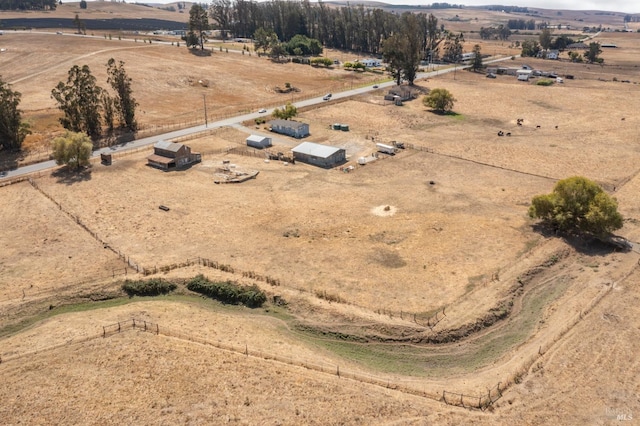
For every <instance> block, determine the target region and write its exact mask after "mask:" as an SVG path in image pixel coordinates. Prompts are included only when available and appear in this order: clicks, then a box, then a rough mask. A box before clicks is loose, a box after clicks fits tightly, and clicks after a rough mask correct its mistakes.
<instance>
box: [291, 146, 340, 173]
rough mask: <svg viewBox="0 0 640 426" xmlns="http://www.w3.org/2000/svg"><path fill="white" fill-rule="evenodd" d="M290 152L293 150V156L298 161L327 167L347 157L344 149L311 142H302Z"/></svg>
mask: <svg viewBox="0 0 640 426" xmlns="http://www.w3.org/2000/svg"><path fill="white" fill-rule="evenodd" d="M291 152H293V158H294V159H296V160H298V161H302V162H304V163H308V164H313V165H314V166H320V167H327V168H328V167H333V166H335V165H337V164H340V163H344V162H345V161H346V159H347V153H346V151H345V150H344V149H342V148H337V147H335V146H328V145H321V144H318V143H313V142H303V143H301V144H300V145H298V146H296V147H295V148H293V149H292V150H291Z"/></svg>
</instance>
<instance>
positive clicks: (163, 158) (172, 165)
mask: <svg viewBox="0 0 640 426" xmlns="http://www.w3.org/2000/svg"><path fill="white" fill-rule="evenodd" d="M201 160H202V155H201V154H200V153H199V152H191V148H189V147H188V146H186V145H183V144H181V143H173V142H167V141H158V142H156V143H155V145H153V154H152V155H150V156H148V157H147V164H148V165H149V166H152V167H156V168H158V169H162V170H172V169H181V168H184V167H188V166H190V165H191V164H194V163H199V162H200V161H201Z"/></svg>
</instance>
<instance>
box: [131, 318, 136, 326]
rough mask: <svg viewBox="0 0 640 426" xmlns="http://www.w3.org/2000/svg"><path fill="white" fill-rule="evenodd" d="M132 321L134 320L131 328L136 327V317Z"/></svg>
mask: <svg viewBox="0 0 640 426" xmlns="http://www.w3.org/2000/svg"><path fill="white" fill-rule="evenodd" d="M131 321H133V326H132V327H131V328H136V319H135V318H131Z"/></svg>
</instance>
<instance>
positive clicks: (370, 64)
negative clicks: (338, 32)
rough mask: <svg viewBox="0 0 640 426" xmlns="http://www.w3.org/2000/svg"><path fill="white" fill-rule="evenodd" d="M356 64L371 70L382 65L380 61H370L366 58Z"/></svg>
mask: <svg viewBox="0 0 640 426" xmlns="http://www.w3.org/2000/svg"><path fill="white" fill-rule="evenodd" d="M357 62H360V63H361V64H363V65H364V66H365V67H367V68H371V67H379V66H381V65H382V63H381V62H380V60H379V59H370V58H367V59H362V60H359V61H357Z"/></svg>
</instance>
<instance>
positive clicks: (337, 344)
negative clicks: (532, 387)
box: [301, 281, 568, 377]
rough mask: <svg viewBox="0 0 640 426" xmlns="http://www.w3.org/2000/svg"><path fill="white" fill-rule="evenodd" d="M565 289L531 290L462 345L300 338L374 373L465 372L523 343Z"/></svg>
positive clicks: (429, 374) (562, 286) (554, 286)
mask: <svg viewBox="0 0 640 426" xmlns="http://www.w3.org/2000/svg"><path fill="white" fill-rule="evenodd" d="M567 287H568V282H566V281H565V282H554V283H550V284H549V285H547V286H543V287H540V288H537V289H535V290H534V291H532V292H531V293H529V294H527V295H526V296H525V298H524V300H523V307H522V310H521V311H520V312H519V313H518V315H517V316H515V317H513V318H507V319H506V321H507V322H506V323H505V324H503V325H502V327H498V328H496V329H494V330H492V331H491V332H489V333H488V334H486V335H484V336H482V337H480V338H478V339H476V340H473V341H472V342H469V343H463V344H462V345H458V344H451V345H442V346H434V345H430V346H414V345H398V344H384V343H354V342H352V341H348V340H335V339H327V338H326V337H319V335H318V334H317V333H313V332H311V333H309V332H307V333H303V335H302V337H301V338H302V339H303V340H307V341H309V342H313V344H314V345H316V346H321V347H323V348H326V349H327V350H329V351H331V352H333V353H335V354H336V355H339V356H341V357H343V358H345V359H348V360H349V361H353V362H356V363H358V364H361V365H364V366H366V367H368V368H371V369H373V370H375V371H380V372H385V373H393V374H404V375H410V376H420V377H438V376H443V375H444V376H449V375H452V374H459V373H469V372H473V371H475V370H477V369H478V368H481V367H483V366H485V365H488V364H490V363H491V362H493V361H494V360H496V359H497V358H499V357H500V356H502V355H504V354H505V353H507V352H508V351H509V350H511V349H512V348H513V347H514V346H517V345H519V344H521V343H522V342H524V341H525V340H526V339H527V337H528V336H530V335H531V333H532V332H533V331H534V329H535V327H536V325H537V324H538V321H540V318H541V317H542V312H543V311H544V308H545V306H547V304H548V303H550V302H551V301H552V300H555V299H557V298H558V297H559V296H560V295H561V294H562V293H563V292H564V291H565V290H566V288H567Z"/></svg>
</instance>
